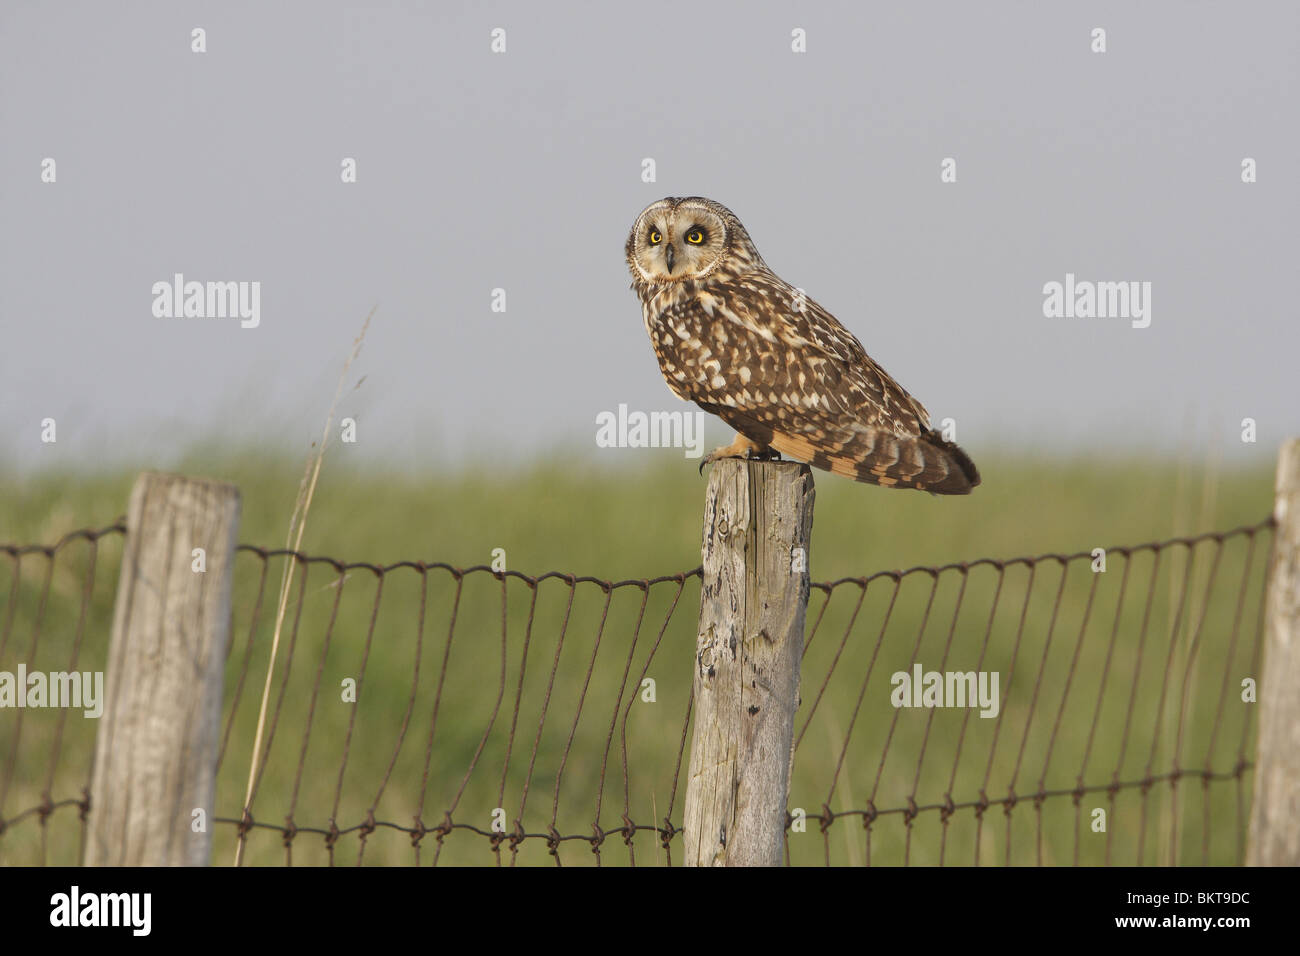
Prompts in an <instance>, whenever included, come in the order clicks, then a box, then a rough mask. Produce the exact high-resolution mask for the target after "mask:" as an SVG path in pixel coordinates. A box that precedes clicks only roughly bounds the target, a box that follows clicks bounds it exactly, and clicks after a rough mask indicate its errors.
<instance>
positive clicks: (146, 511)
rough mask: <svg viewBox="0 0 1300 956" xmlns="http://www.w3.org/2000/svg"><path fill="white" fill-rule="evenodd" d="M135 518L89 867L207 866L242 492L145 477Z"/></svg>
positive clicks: (116, 622) (133, 506)
mask: <svg viewBox="0 0 1300 956" xmlns="http://www.w3.org/2000/svg"><path fill="white" fill-rule="evenodd" d="M126 525H127V533H126V546H125V549H124V552H123V555H122V573H121V577H120V579H119V580H118V589H117V605H116V607H115V608H114V610H113V636H112V643H111V644H110V646H109V652H108V671H107V674H106V675H105V683H106V685H107V690H106V694H105V697H106V698H107V699H106V701H105V705H104V714H103V716H102V717H101V718H100V721H101V722H100V725H99V733H98V736H97V738H96V741H95V765H94V771H93V773H92V775H91V788H90V817H89V838H88V840H87V841H86V858H85V863H86V865H87V866H202V865H206V864H207V863H208V861H209V857H210V855H211V846H212V839H211V831H212V802H213V792H214V784H215V776H216V763H217V742H218V739H219V729H220V723H221V697H222V672H223V670H224V668H225V663H226V648H227V646H228V643H229V639H230V587H231V577H232V574H231V572H232V569H233V565H234V560H235V542H236V535H237V533H238V528H239V490H238V489H237V488H236V487H235V486H234V485H228V484H223V483H221V482H216V481H207V480H204V479H196V478H184V477H181V476H179V475H164V474H158V473H153V472H146V473H145V474H142V475H141V476H140V477H139V478H138V479H136V483H135V487H134V488H133V489H132V491H131V503H130V508H129V511H128V513H127V521H126ZM196 548H202V549H203V552H204V553H203V554H202V555H198V554H196V553H195V549H196ZM200 562H202V563H200ZM200 567H203V568H204V569H203V570H201V571H200V570H199V568H200ZM196 810H201V811H202V815H203V824H204V826H203V828H202V830H201V831H200V832H195V829H194V826H195V820H196V816H197V815H196V814H195V813H194V811H196Z"/></svg>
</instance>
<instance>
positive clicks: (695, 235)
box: [686, 228, 704, 246]
mask: <svg viewBox="0 0 1300 956" xmlns="http://www.w3.org/2000/svg"><path fill="white" fill-rule="evenodd" d="M686 241H687V242H689V243H690V244H691V245H693V246H698V245H699V244H700V243H702V242H703V241H704V230H703V229H700V228H695V229H692V230H691V231H690V232H688V233H687V234H686Z"/></svg>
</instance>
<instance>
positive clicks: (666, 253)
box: [664, 246, 673, 275]
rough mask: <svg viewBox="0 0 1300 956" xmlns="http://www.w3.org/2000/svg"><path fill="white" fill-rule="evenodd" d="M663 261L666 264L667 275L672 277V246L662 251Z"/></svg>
mask: <svg viewBox="0 0 1300 956" xmlns="http://www.w3.org/2000/svg"><path fill="white" fill-rule="evenodd" d="M664 259H665V260H666V261H667V262H668V274H669V275H672V272H673V247H672V246H668V247H667V248H666V249H664Z"/></svg>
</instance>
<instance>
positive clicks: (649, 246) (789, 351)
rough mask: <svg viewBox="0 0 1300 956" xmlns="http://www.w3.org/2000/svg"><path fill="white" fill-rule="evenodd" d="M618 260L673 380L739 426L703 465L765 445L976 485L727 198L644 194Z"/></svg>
mask: <svg viewBox="0 0 1300 956" xmlns="http://www.w3.org/2000/svg"><path fill="white" fill-rule="evenodd" d="M627 265H628V268H629V269H630V270H631V272H632V288H633V289H634V290H636V294H637V295H638V296H639V297H640V298H641V309H642V312H643V314H644V317H645V328H646V332H648V333H649V335H650V341H651V343H652V344H653V345H654V350H655V354H656V355H657V356H658V357H659V367H660V369H661V370H662V372H663V375H664V378H665V379H666V380H667V382H668V386H669V388H671V389H672V390H673V392H675V393H676V394H677V396H678V397H679V398H683V399H685V400H686V401H691V402H695V403H696V404H697V405H699V406H700V408H702V409H704V410H705V411H706V412H711V413H713V414H714V415H717V416H718V417H719V418H721V419H722V420H723V421H725V422H726V423H727V424H728V425H730V426H731V427H732V428H734V429H736V431H737V432H738V433H739V434H737V436H736V439H735V441H734V442H732V443H731V444H730V445H727V446H725V447H723V448H719V449H717V450H715V451H714V452H712V453H711V454H710V455H709V456H708V457H707V458H706V459H705V462H710V461H716V460H717V459H719V458H733V457H750V456H754V457H759V456H763V455H769V454H770V453H771V452H772V450H773V449H775V450H776V451H778V452H780V453H782V454H784V455H788V456H790V457H792V458H797V459H800V460H802V461H806V462H809V463H811V464H813V465H816V466H817V467H818V468H825V469H827V470H828V471H831V472H833V473H834V474H837V475H845V476H847V477H849V478H853V479H855V480H857V481H867V482H871V483H872V484H877V485H883V486H885V487H887V488H918V489H922V490H924V491H930V492H934V493H935V494H941V495H964V494H969V493H970V490H971V489H972V488H974V487H975V486H976V485H978V484H979V483H980V476H979V472H978V471H977V470H976V469H975V464H974V462H972V461H971V460H970V458H968V457H967V456H966V453H965V452H964V451H962V450H961V449H960V448H958V447H957V446H956V445H955V444H953V443H952V442H949V441H945V440H944V439H943V438H941V437H940V436H939V433H938V432H937V431H934V430H933V429H932V428H931V427H930V416H929V413H928V412H926V410H925V408H924V406H922V405H921V403H920V402H918V401H917V400H916V399H914V398H913V397H912V396H911V395H909V394H908V393H907V392H906V390H904V388H903V387H902V386H901V385H899V384H898V383H897V382H895V381H894V380H893V379H892V378H890V377H889V375H888V374H887V373H886V372H885V370H884V369H882V368H881V367H880V366H879V365H877V364H876V363H875V362H873V361H872V360H871V358H870V357H869V356H868V355H867V353H866V352H865V351H864V350H863V348H862V345H861V343H859V342H858V340H857V339H855V338H854V337H853V335H852V334H851V333H850V332H849V331H848V330H847V329H845V328H844V326H842V325H840V323H839V322H837V321H836V320H835V316H833V315H831V314H830V313H829V312H827V311H826V310H825V309H823V308H822V307H821V306H820V305H818V304H817V303H816V302H814V301H813V300H812V299H809V298H807V297H805V296H804V295H803V294H802V293H801V292H800V291H799V290H798V289H796V288H795V287H793V286H791V285H790V284H789V283H787V282H784V281H783V280H781V279H779V278H777V277H776V276H775V275H773V274H772V272H771V271H770V270H769V269H768V268H767V265H766V263H764V262H763V258H762V257H761V256H760V255H759V254H758V250H757V249H755V248H754V244H753V242H751V241H750V239H749V233H747V232H746V231H745V227H744V226H742V225H741V224H740V220H739V219H737V218H736V217H735V216H734V215H733V214H732V212H731V210H729V209H727V208H726V207H725V206H722V205H719V204H718V203H716V202H714V201H713V200H711V199H703V198H701V197H699V196H692V197H690V198H687V199H676V198H672V197H670V198H668V199H661V200H659V201H658V202H655V203H651V204H650V205H649V206H647V207H646V208H645V209H644V210H642V212H641V215H639V216H638V217H637V220H636V224H635V225H634V226H633V227H632V232H631V234H630V235H629V236H628V237H627ZM701 467H703V464H702V465H701Z"/></svg>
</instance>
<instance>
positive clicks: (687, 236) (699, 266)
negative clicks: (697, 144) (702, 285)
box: [627, 196, 763, 285]
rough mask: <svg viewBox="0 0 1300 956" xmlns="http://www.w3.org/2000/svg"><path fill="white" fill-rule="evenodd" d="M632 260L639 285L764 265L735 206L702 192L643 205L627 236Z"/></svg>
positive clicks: (628, 264) (629, 260) (740, 270)
mask: <svg viewBox="0 0 1300 956" xmlns="http://www.w3.org/2000/svg"><path fill="white" fill-rule="evenodd" d="M627 266H628V269H629V270H631V272H632V279H633V281H634V282H635V283H636V284H638V285H659V284H660V283H665V282H681V281H683V280H686V279H704V278H706V277H708V276H711V275H713V274H714V273H716V272H718V271H719V270H725V271H727V272H730V273H733V274H741V273H744V272H748V271H749V270H751V269H754V268H762V267H763V260H762V258H761V257H760V256H759V254H758V250H757V249H755V248H754V244H753V243H752V242H751V241H750V239H749V233H747V232H745V227H744V226H742V225H741V224H740V220H739V219H737V218H736V217H735V215H733V214H732V212H731V210H730V209H728V208H727V207H726V206H724V205H722V204H721V203H716V202H714V201H713V200H712V199H705V198H703V197H702V196H689V197H687V198H685V199H679V198H675V197H672V196H669V197H668V198H667V199H660V200H659V201H658V202H652V203H651V204H650V205H648V206H646V207H645V209H643V210H641V215H639V216H637V217H636V224H635V225H634V226H633V227H632V232H631V233H630V234H629V235H628V237H627Z"/></svg>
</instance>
